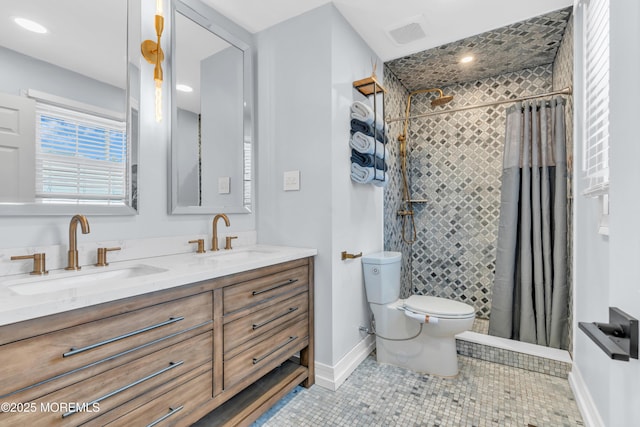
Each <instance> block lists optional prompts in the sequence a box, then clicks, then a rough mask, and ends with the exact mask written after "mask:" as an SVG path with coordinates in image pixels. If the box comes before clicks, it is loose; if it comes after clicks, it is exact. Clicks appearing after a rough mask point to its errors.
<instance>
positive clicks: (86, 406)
mask: <svg viewBox="0 0 640 427" xmlns="http://www.w3.org/2000/svg"><path fill="white" fill-rule="evenodd" d="M183 364H184V360H180V361H179V362H175V363H174V362H169V366H167V367H166V368H162V369H160V370H159V371H156V372H154V373H153V374H149V375H147V376H146V377H144V378H140V379H139V380H137V381H134V382H132V383H130V384H127V385H125V386H123V387H120V388H119V389H117V390H114V391H112V392H110V393H107V394H105V395H104V396H100V397H98V398H97V399H95V400H92V401H91V402H89V403H87V404H86V405H83V406H84V407H85V408H91V407H92V406H93V405H95V404H96V403H100V402H102V401H103V400H106V399H108V398H110V397H113V396H115V395H116V394H119V393H122V392H123V391H126V390H129V389H130V388H131V387H135V386H137V385H138V384H142V383H143V382H145V381H147V380H150V379H151V378H155V377H157V376H158V375H162V374H164V373H165V372H167V371H170V370H172V369H174V368H177V367H178V366H180V365H183ZM81 409H82V408H74V409H73V410H71V411H69V412H66V413H64V414H62V418H67V417H68V416H70V415H73V414H76V413H78V412H79V411H80V410H81Z"/></svg>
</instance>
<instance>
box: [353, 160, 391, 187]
mask: <svg viewBox="0 0 640 427" xmlns="http://www.w3.org/2000/svg"><path fill="white" fill-rule="evenodd" d="M374 176H375V178H376V180H374V179H373V178H374ZM382 179H384V181H379V180H382ZM351 180H352V181H354V182H357V183H359V184H367V183H370V182H372V183H373V184H375V185H377V186H378V187H384V186H385V185H386V183H387V182H388V181H389V175H388V174H387V173H386V172H384V171H383V170H381V169H374V168H368V167H364V166H360V165H359V164H357V163H351Z"/></svg>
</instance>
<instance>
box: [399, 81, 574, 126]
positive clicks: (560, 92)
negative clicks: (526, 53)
mask: <svg viewBox="0 0 640 427" xmlns="http://www.w3.org/2000/svg"><path fill="white" fill-rule="evenodd" d="M572 94H573V92H572V90H571V88H570V87H565V88H564V89H560V90H556V91H553V92H548V93H543V94H540V95H528V96H523V97H521V98H515V99H505V100H503V101H495V102H488V103H486V104H477V105H468V106H466V107H460V108H452V109H450V110H442V111H435V112H432V113H424V114H418V115H415V116H409V117H396V118H394V119H389V120H387V123H393V122H399V121H402V120H408V119H419V118H422V117H431V116H438V115H440V114H445V113H455V112H458V111H466V110H473V109H476V108H483V107H493V106H495V105H501V104H508V103H511V102H520V101H528V100H530V99H537V98H544V97H547V96H553V95H572Z"/></svg>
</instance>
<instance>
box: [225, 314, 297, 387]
mask: <svg viewBox="0 0 640 427" xmlns="http://www.w3.org/2000/svg"><path fill="white" fill-rule="evenodd" d="M308 321H309V320H308V316H307V314H306V313H305V314H304V315H301V316H297V317H296V318H294V319H291V320H290V321H289V322H287V323H286V324H285V325H283V327H282V328H279V329H273V330H272V331H269V332H267V333H265V334H262V335H261V336H260V337H259V338H260V340H258V339H255V340H251V341H248V342H247V343H246V344H245V345H243V346H240V347H238V349H237V351H234V352H232V353H229V354H225V356H224V388H225V389H227V388H229V387H231V386H232V385H234V384H236V383H237V382H239V381H240V380H242V379H243V378H245V377H250V376H253V375H255V376H256V377H259V376H260V375H262V374H266V373H267V372H268V371H269V370H271V369H273V368H274V367H275V366H277V365H278V364H280V363H282V362H284V361H285V360H286V359H288V358H289V356H290V355H291V354H293V353H294V352H296V351H297V350H300V349H301V348H303V347H304V346H306V345H307V344H308V343H309V337H308V333H309V328H308Z"/></svg>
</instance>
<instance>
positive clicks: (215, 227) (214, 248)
mask: <svg viewBox="0 0 640 427" xmlns="http://www.w3.org/2000/svg"><path fill="white" fill-rule="evenodd" d="M220 218H222V219H224V223H225V225H226V226H227V227H229V226H230V225H231V223H230V222H229V217H228V216H226V215H225V214H218V215H216V216H215V217H213V238H212V239H211V250H212V251H219V250H220V248H219V247H218V220H219V219H220Z"/></svg>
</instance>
